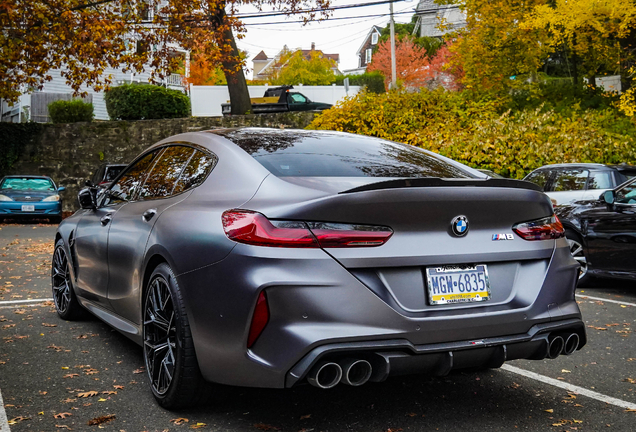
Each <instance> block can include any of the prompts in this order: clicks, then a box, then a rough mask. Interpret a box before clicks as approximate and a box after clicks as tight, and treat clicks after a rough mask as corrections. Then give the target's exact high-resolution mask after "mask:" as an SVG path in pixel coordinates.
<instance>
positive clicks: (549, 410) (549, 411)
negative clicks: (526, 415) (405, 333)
mask: <svg viewBox="0 0 636 432" xmlns="http://www.w3.org/2000/svg"><path fill="white" fill-rule="evenodd" d="M545 412H547V413H550V414H552V413H553V412H554V410H553V409H552V408H550V409H547V410H545Z"/></svg>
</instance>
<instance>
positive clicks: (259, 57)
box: [252, 51, 269, 61]
mask: <svg viewBox="0 0 636 432" xmlns="http://www.w3.org/2000/svg"><path fill="white" fill-rule="evenodd" d="M267 60H269V57H267V54H265V52H264V51H261V52H259V53H258V54H256V57H254V58H253V59H252V61H267Z"/></svg>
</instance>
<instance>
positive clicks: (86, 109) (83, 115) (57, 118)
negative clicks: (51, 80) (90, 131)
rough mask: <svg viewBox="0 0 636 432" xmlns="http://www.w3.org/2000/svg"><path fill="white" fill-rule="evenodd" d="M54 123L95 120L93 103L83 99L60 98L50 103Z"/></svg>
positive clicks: (50, 114) (50, 113) (50, 115)
mask: <svg viewBox="0 0 636 432" xmlns="http://www.w3.org/2000/svg"><path fill="white" fill-rule="evenodd" d="M48 108H49V117H51V121H52V122H53V123H77V122H90V121H93V117H94V114H93V104H92V103H86V102H84V101H83V100H81V99H75V100H71V101H65V100H58V101H55V102H51V103H50V104H49V105H48Z"/></svg>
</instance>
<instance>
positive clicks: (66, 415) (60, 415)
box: [53, 413, 73, 419]
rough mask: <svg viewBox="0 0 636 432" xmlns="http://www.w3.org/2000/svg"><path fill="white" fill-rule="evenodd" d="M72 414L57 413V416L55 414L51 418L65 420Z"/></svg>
mask: <svg viewBox="0 0 636 432" xmlns="http://www.w3.org/2000/svg"><path fill="white" fill-rule="evenodd" d="M71 415H73V414H71V413H59V414H55V415H54V416H53V417H54V418H56V419H65V418H66V417H68V416H71Z"/></svg>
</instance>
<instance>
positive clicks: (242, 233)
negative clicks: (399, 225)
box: [222, 210, 393, 248]
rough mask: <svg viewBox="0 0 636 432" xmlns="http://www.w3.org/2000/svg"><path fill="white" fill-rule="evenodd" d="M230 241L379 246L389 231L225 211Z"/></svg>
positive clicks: (304, 246)
mask: <svg viewBox="0 0 636 432" xmlns="http://www.w3.org/2000/svg"><path fill="white" fill-rule="evenodd" d="M222 222H223V229H224V230H225V234H226V235H227V237H228V238H229V239H230V240H234V241H236V242H239V243H246V244H250V245H255V246H270V247H294V248H320V247H323V248H344V247H372V246H380V245H383V244H384V243H386V241H387V240H388V239H389V238H390V237H391V235H393V231H392V230H391V228H388V227H382V226H371V225H354V224H341V223H327V222H307V223H305V222H298V221H271V220H269V219H267V218H266V217H265V216H263V215H262V214H260V213H256V212H253V211H249V210H228V211H226V212H224V213H223V216H222Z"/></svg>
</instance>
